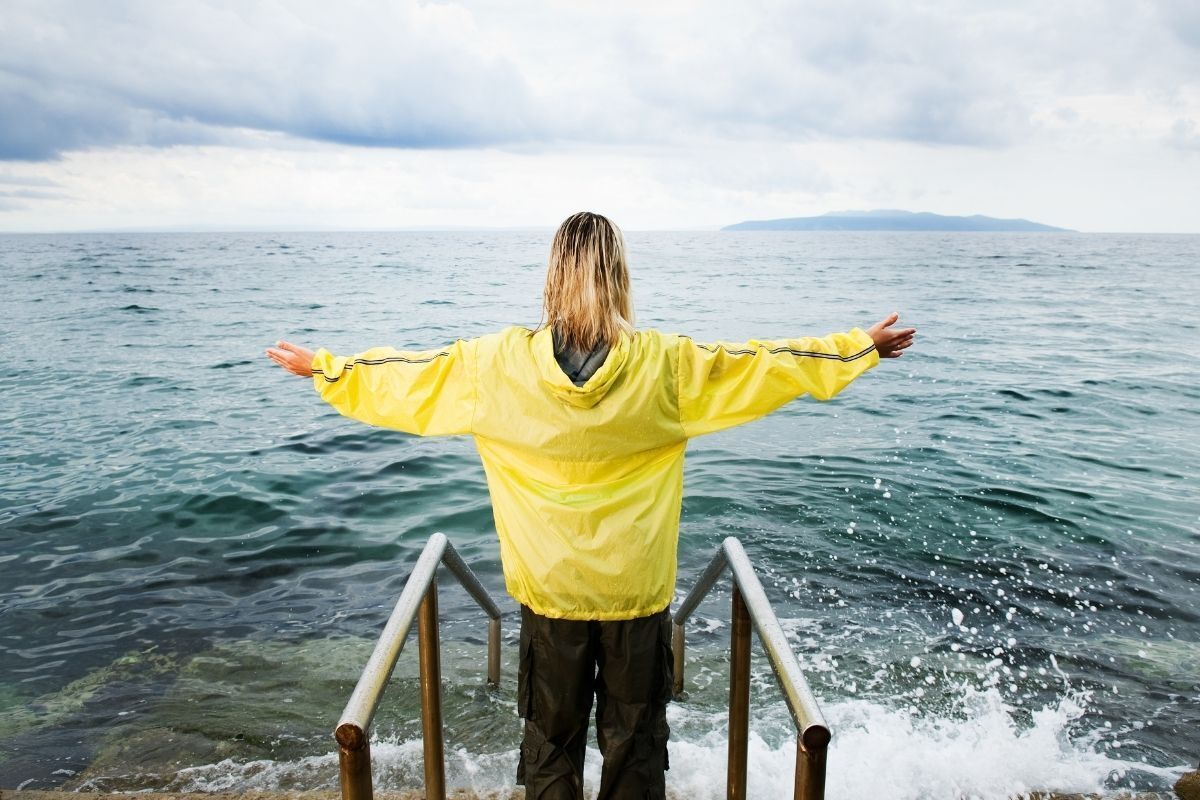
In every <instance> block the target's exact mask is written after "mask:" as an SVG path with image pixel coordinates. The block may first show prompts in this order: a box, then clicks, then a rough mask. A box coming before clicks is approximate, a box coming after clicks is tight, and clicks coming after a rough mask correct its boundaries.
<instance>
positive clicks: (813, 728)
mask: <svg viewBox="0 0 1200 800" xmlns="http://www.w3.org/2000/svg"><path fill="white" fill-rule="evenodd" d="M726 567H729V569H730V571H731V572H732V573H733V626H732V627H733V631H732V642H731V648H730V649H731V655H730V668H729V767H728V772H727V775H726V797H728V798H729V800H744V799H745V797H746V753H747V745H748V744H749V739H750V625H751V623H753V625H754V629H755V630H757V631H758V638H759V640H760V641H761V642H762V644H763V649H764V650H766V652H767V659H768V660H769V661H770V662H771V668H772V669H773V670H774V671H775V677H776V678H777V679H778V681H779V685H780V687H781V688H782V689H783V697H784V699H785V700H786V701H787V706H788V710H789V711H790V712H791V714H792V722H794V723H795V725H796V787H795V795H794V796H795V798H796V800H822V798H824V797H825V756H826V752H827V748H828V746H829V740H830V738H831V734H830V732H829V726H828V725H827V724H826V723H825V717H824V716H823V715H822V714H821V709H820V707H819V706H818V705H817V699H816V697H814V696H813V693H812V689H810V688H809V686H808V681H807V680H805V678H804V673H803V672H802V671H801V670H800V664H799V662H797V661H796V655H795V653H793V652H792V648H791V646H790V645H789V644H788V641H787V636H786V635H784V632H783V628H782V627H780V625H779V619H778V618H777V617H776V616H775V612H774V611H772V610H771V603H770V601H768V600H767V593H766V592H765V591H763V587H762V583H761V582H760V581H759V580H758V575H756V574H755V572H754V566H753V565H752V564H751V563H750V559H749V558H748V557H747V556H746V551H745V550H744V549H742V543H741V542H739V541H738V540H737V539H736V538H735V537H733V536H730V537H728V538H727V539H725V541H724V542H722V543H721V546H720V547H719V548H717V552H716V554H715V555H713V558H712V561H710V562H709V564H708V566H707V567H706V568H705V569H704V572H702V573H701V574H700V577H699V579H698V580H697V581H696V585H695V587H694V588H693V589H692V591H691V592H689V593H688V596H687V597H686V598H684V601H683V603H682V604H681V605H680V606H679V610H678V611H676V612H675V616H674V620H673V623H674V624H673V625H672V628H671V651H672V653H673V655H674V661H675V686H674V690H675V695H676V696H677V697H678V696H680V695H681V694H682V693H683V664H684V660H683V650H684V634H683V624H684V623H685V622H687V619H688V617H690V616H691V615H692V612H693V611H695V610H696V606H698V605H700V601H701V600H703V599H704V597H705V595H707V594H708V592H709V591H710V590H711V589H712V587H713V585H714V584H715V583H716V582H717V579H718V578H720V577H721V574H722V573H723V572H724V571H725V568H726Z"/></svg>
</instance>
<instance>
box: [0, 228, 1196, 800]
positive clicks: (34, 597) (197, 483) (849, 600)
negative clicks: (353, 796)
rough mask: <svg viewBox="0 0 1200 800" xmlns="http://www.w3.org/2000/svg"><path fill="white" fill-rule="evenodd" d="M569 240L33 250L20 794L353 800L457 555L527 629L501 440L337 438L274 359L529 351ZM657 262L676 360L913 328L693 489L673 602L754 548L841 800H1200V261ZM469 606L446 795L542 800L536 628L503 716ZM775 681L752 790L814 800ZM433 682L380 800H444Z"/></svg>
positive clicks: (648, 261)
mask: <svg viewBox="0 0 1200 800" xmlns="http://www.w3.org/2000/svg"><path fill="white" fill-rule="evenodd" d="M548 239H549V234H547V233H544V232H543V233H492V232H489V233H438V234H416V233H398V234H358V233H355V234H286V235H266V234H246V235H237V234H211V235H210V234H206V235H188V234H177V235H87V236H4V237H0V274H2V275H3V280H4V291H3V293H2V294H0V320H2V322H0V325H2V326H3V328H2V330H3V334H2V339H0V347H2V353H0V355H2V357H3V359H2V363H3V364H4V366H5V369H6V371H7V381H6V402H5V403H3V405H2V406H0V426H2V427H0V430H3V458H2V460H0V487H2V488H0V603H2V605H0V785H3V786H18V785H23V786H25V787H27V788H36V787H49V786H56V785H65V786H73V787H78V786H84V787H90V788H119V789H135V788H189V789H218V788H253V787H260V788H261V787H281V786H282V787H326V786H332V785H333V784H334V782H335V775H336V759H335V758H334V757H333V755H332V740H331V738H330V735H329V734H330V731H331V729H332V727H333V725H334V723H335V721H336V717H337V715H338V713H339V712H340V710H341V707H342V705H343V704H344V702H345V700H346V698H347V697H348V695H349V692H350V689H351V688H352V686H353V683H354V680H355V679H356V677H357V674H358V671H359V669H361V666H362V664H363V663H364V662H365V659H366V657H367V654H368V653H369V652H370V648H371V646H372V642H373V639H374V637H375V635H376V634H377V633H378V630H379V628H380V627H381V626H382V624H383V621H384V619H385V618H386V615H387V613H388V610H389V609H390V606H391V604H392V603H393V602H394V600H395V598H396V596H397V595H398V593H399V591H400V589H401V587H402V586H403V583H404V580H405V577H406V575H407V572H408V569H409V567H410V565H411V564H412V562H413V560H414V558H415V556H416V553H417V552H419V550H420V548H421V546H422V545H423V543H424V541H425V540H426V538H427V537H428V536H429V534H430V533H432V532H434V531H438V530H440V531H444V532H446V533H447V534H448V535H449V536H450V537H451V538H452V540H453V541H454V542H455V543H456V544H457V546H458V547H459V549H460V550H461V551H462V552H463V554H464V555H465V556H466V557H467V559H468V560H469V561H470V562H471V563H472V565H473V566H474V568H475V569H476V571H477V572H478V573H479V574H480V575H481V577H482V578H483V579H484V581H485V582H486V584H487V585H488V587H489V588H490V589H492V590H493V591H494V592H495V593H496V594H498V595H502V582H501V576H500V572H499V558H498V548H497V545H496V543H495V540H494V533H493V531H492V527H491V517H490V509H489V505H488V501H487V495H486V487H485V483H484V479H483V474H482V470H481V468H480V466H479V464H478V460H477V457H476V456H475V454H474V450H473V448H472V446H471V443H470V442H469V441H467V440H464V439H441V440H421V439H416V438H412V437H408V436H406V435H403V434H399V433H394V432H389V431H383V430H377V429H371V428H367V427H365V426H362V425H358V424H355V423H353V422H351V421H349V420H345V419H343V418H341V417H339V416H337V415H336V414H335V413H334V412H333V411H332V410H331V409H329V408H327V407H325V406H323V405H322V404H321V403H320V402H319V400H318V399H317V397H316V396H315V394H314V393H313V392H312V391H311V388H310V387H309V384H308V383H307V382H305V381H301V380H299V379H294V378H289V377H288V376H286V375H284V374H283V373H282V372H280V371H279V370H278V369H277V368H275V367H274V366H273V365H271V364H270V362H268V361H267V360H266V359H265V358H264V357H263V356H262V350H263V348H264V347H265V346H267V345H269V344H270V343H272V342H273V341H275V340H276V339H277V338H280V337H287V338H290V339H292V340H294V341H299V342H303V343H309V344H311V345H324V346H327V347H329V348H330V349H333V350H334V351H335V352H349V351H353V350H359V349H363V348H366V347H368V346H371V345H376V344H391V345H395V346H398V347H431V346H437V345H440V344H444V343H446V342H447V341H450V340H452V339H454V338H457V337H465V336H473V335H478V334H482V333H485V332H488V331H491V330H495V329H496V328H498V327H500V326H503V325H508V324H514V323H517V324H532V323H536V322H537V319H538V296H539V292H540V286H541V281H542V277H543V269H544V267H543V265H544V258H545V254H546V251H547V249H548ZM628 239H629V245H630V250H631V253H632V269H633V274H634V281H635V300H636V304H637V308H638V311H639V315H640V318H639V323H640V324H642V325H645V326H655V327H660V328H663V329H667V330H675V331H680V332H686V333H689V334H691V335H693V336H696V337H697V338H701V339H713V338H723V339H735V340H736V339H741V338H746V337H750V336H758V337H778V336H784V335H801V334H818V335H819V334H824V333H827V332H829V331H832V330H841V329H845V328H847V327H850V326H852V325H863V326H865V325H866V324H869V323H870V322H872V321H874V320H875V319H876V318H878V317H879V316H882V315H883V314H884V313H885V312H887V311H890V310H892V309H898V310H900V311H901V312H903V314H904V321H908V322H912V323H913V324H915V325H917V326H918V327H919V328H920V334H919V339H918V346H917V347H916V348H914V350H913V351H912V353H911V355H909V356H905V357H904V358H902V359H900V361H899V362H891V363H884V364H882V365H881V366H880V368H878V369H877V370H875V371H873V372H871V373H869V374H868V375H867V376H865V377H864V378H863V379H862V380H861V381H859V382H858V383H857V384H855V385H854V386H852V387H851V388H850V389H848V390H847V391H846V393H844V394H843V395H842V396H841V397H839V398H838V399H837V400H835V401H834V402H832V403H829V404H818V403H815V402H812V401H807V400H802V401H798V402H796V403H794V404H792V405H790V406H788V407H786V408H785V409H784V410H782V411H781V412H779V413H777V414H776V415H774V416H772V417H770V418H768V419H766V420H762V421H759V422H757V423H754V424H752V425H750V426H746V427H743V428H740V429H735V430H732V431H728V432H724V433H721V434H717V435H715V436H711V437H706V438H702V439H698V440H695V441H694V442H693V443H692V445H691V447H690V451H689V462H688V468H687V477H686V481H687V483H686V499H685V503H684V511H683V525H682V534H681V537H682V538H681V549H680V561H681V564H680V566H681V572H680V574H681V586H680V589H681V590H683V589H684V588H685V586H686V584H689V583H690V582H691V580H692V576H694V575H695V574H696V573H697V572H698V570H699V569H700V568H701V567H702V566H703V564H704V563H705V562H706V561H707V559H708V558H709V556H710V554H711V552H712V551H713V549H714V548H715V547H716V545H717V544H718V542H719V541H720V540H721V539H722V538H723V537H725V536H729V535H735V536H738V537H740V538H741V540H742V542H743V544H744V545H745V547H746V549H747V550H748V552H749V553H750V555H751V556H752V557H753V558H754V559H756V560H757V561H758V562H759V563H760V565H761V567H762V575H763V579H764V583H765V584H766V586H767V591H768V594H769V596H770V597H771V599H772V600H773V601H774V603H775V604H776V609H777V610H778V613H779V615H780V617H781V618H782V619H783V622H784V626H785V628H786V629H787V630H788V632H789V634H790V635H791V637H792V640H793V644H794V645H795V649H796V650H797V652H798V654H799V656H800V658H801V661H802V663H803V664H804V665H805V667H806V668H807V670H808V673H809V676H810V679H811V681H812V683H813V686H814V689H815V691H816V693H817V695H818V696H819V697H820V698H821V699H822V701H823V704H824V708H825V711H826V714H827V716H828V718H829V720H830V722H831V723H832V726H833V728H834V742H833V750H832V753H831V756H830V760H829V764H830V767H829V769H830V784H829V795H830V796H831V797H835V798H836V797H842V798H850V797H860V796H877V797H896V798H918V797H930V796H942V797H952V796H974V797H984V798H1000V797H1006V796H1008V795H1010V794H1011V793H1013V792H1016V791H1021V790H1023V789H1029V788H1049V789H1059V790H1071V791H1088V790H1091V791H1096V790H1102V791H1113V790H1115V789H1117V788H1121V787H1125V788H1129V787H1134V788H1139V789H1146V788H1148V789H1164V788H1165V787H1167V786H1168V785H1169V783H1170V782H1171V781H1172V780H1173V778H1174V777H1175V776H1176V775H1178V773H1179V772H1180V771H1181V770H1183V769H1184V768H1185V767H1187V766H1189V765H1194V763H1195V761H1196V759H1197V756H1198V755H1200V735H1198V734H1197V733H1196V731H1198V730H1200V706H1198V701H1200V603H1198V598H1197V587H1198V586H1200V532H1198V531H1200V501H1198V499H1197V498H1198V496H1200V495H1198V494H1197V478H1196V475H1197V472H1198V471H1200V463H1198V462H1200V456H1198V455H1197V454H1198V452H1200V447H1198V445H1200V435H1198V434H1197V430H1200V384H1198V383H1197V381H1196V376H1197V367H1198V366H1200V358H1198V357H1197V355H1196V354H1197V350H1198V348H1200V335H1198V333H1197V330H1198V329H1197V322H1196V319H1197V314H1196V311H1197V304H1196V298H1197V297H1200V237H1165V236H1098V235H1048V234H1024V235H984V234H953V235H940V234H899V235H892V234H824V233H818V234H766V235H764V234H731V233H633V234H630V235H629V236H628ZM727 603H728V593H727V591H726V590H722V591H721V592H719V593H718V594H717V595H716V596H714V598H713V599H712V600H711V601H710V602H709V603H707V604H706V605H705V606H703V607H702V608H701V611H700V613H699V616H698V618H697V622H696V624H695V625H694V626H692V629H691V631H690V634H689V636H690V638H689V645H690V647H691V650H690V652H689V667H688V669H689V673H688V674H689V687H688V688H689V691H690V697H689V699H688V700H686V701H685V702H682V703H678V704H675V705H673V706H672V708H671V716H670V719H671V722H672V726H673V729H674V733H673V739H672V743H671V760H672V764H673V765H674V769H673V770H672V771H671V772H670V773H669V781H668V782H669V786H671V787H672V788H673V789H674V790H676V791H677V792H678V793H679V794H680V796H686V797H697V798H703V797H719V796H722V794H723V790H722V789H721V786H722V785H723V780H724V774H723V770H724V736H725V733H724V722H725V718H724V704H725V702H726V694H725V693H726V688H725V686H726V680H727V674H728V672H727V656H726V651H727V646H728V626H727V625H726V624H725V620H727V618H728V610H727ZM503 607H504V608H505V609H506V610H508V611H514V610H515V605H514V604H513V603H512V601H511V600H509V599H508V598H504V604H503ZM442 608H443V611H444V613H445V616H446V617H447V619H448V620H449V625H448V626H447V628H446V629H445V631H444V633H443V636H444V649H445V655H444V670H445V678H446V687H445V695H446V703H447V713H446V717H447V752H448V760H449V773H450V781H451V784H452V785H462V786H475V787H477V788H485V789H486V788H496V787H504V786H509V785H511V782H512V778H511V773H512V771H513V768H514V767H515V761H516V757H515V747H516V743H517V741H518V738H519V733H520V725H519V720H518V719H517V717H516V713H515V704H514V698H513V695H514V689H513V679H512V676H513V671H514V668H515V654H514V648H513V647H512V646H511V644H512V642H513V641H514V639H515V628H516V622H517V620H516V615H515V614H510V615H509V616H508V617H507V618H506V622H505V625H506V638H507V641H508V643H509V646H508V647H507V648H506V653H505V662H504V667H505V670H506V673H505V682H504V686H503V687H502V690H501V691H500V692H498V693H489V692H487V691H486V690H484V689H483V688H482V685H481V684H482V669H483V663H484V662H483V634H484V626H483V623H482V619H481V618H480V617H479V615H478V614H477V612H475V611H473V610H472V607H471V605H470V603H469V601H468V600H467V599H466V597H465V595H464V594H463V593H462V592H461V590H458V589H455V588H446V589H444V590H443V593H442ZM756 647H757V645H756ZM414 650H415V648H414ZM756 652H757V650H756ZM756 658H757V660H756V662H755V674H756V680H755V683H754V686H753V697H752V707H753V708H754V714H753V717H754V720H753V737H752V742H751V755H750V758H751V764H752V770H751V783H750V791H751V794H752V796H759V797H774V796H783V795H785V794H786V793H788V792H789V791H790V790H789V789H787V788H786V787H788V786H790V780H791V770H792V753H793V751H792V749H791V747H792V744H791V741H792V739H791V732H790V729H789V722H788V717H787V714H786V710H785V709H784V707H783V704H782V701H781V699H780V697H779V694H778V691H777V690H776V688H775V687H774V684H773V679H772V678H771V675H770V670H769V668H768V667H767V665H766V664H765V662H764V661H763V660H762V659H761V658H758V657H756ZM415 676H416V665H415V652H413V651H408V652H406V653H405V654H404V655H403V656H402V657H401V663H400V667H399V668H398V669H397V673H396V677H395V678H394V680H393V684H392V686H391V688H390V690H389V694H388V695H387V698H386V699H385V702H384V709H383V711H382V712H381V714H380V717H379V719H378V721H377V723H376V733H377V736H378V740H377V742H376V744H375V745H374V753H375V757H376V762H377V781H378V782H379V783H380V784H382V785H385V786H390V787H394V788H403V787H410V786H417V785H419V783H420V742H419V731H420V725H419V717H418V708H417V703H416V699H415V686H416V677H415ZM591 755H592V757H591V760H590V763H589V770H590V775H591V777H592V778H593V779H594V778H595V776H596V775H597V774H598V772H597V767H598V763H597V762H598V759H597V758H596V755H597V754H596V753H595V752H593V753H592V754H591Z"/></svg>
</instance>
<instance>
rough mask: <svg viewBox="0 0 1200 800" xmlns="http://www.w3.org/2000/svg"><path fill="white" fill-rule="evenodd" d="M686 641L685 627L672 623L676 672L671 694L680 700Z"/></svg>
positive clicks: (672, 656)
mask: <svg viewBox="0 0 1200 800" xmlns="http://www.w3.org/2000/svg"><path fill="white" fill-rule="evenodd" d="M685 646H686V639H685V638H684V634H683V625H681V624H680V623H678V622H672V623H671V659H672V660H673V661H674V662H675V672H674V677H673V679H672V686H671V694H672V695H673V696H674V697H675V698H676V699H679V698H681V697H682V696H683V663H684V658H683V655H684V647H685Z"/></svg>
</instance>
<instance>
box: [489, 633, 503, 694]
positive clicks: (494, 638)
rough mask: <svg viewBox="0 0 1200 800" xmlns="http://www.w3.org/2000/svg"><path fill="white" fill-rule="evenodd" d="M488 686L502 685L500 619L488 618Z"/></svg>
mask: <svg viewBox="0 0 1200 800" xmlns="http://www.w3.org/2000/svg"><path fill="white" fill-rule="evenodd" d="M487 682H488V686H491V687H492V688H493V689H495V688H497V687H498V686H500V619H499V618H496V619H489V620H488V674H487Z"/></svg>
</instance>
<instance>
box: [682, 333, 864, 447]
mask: <svg viewBox="0 0 1200 800" xmlns="http://www.w3.org/2000/svg"><path fill="white" fill-rule="evenodd" d="M878 363H879V353H878V352H876V350H875V343H874V342H873V341H872V340H871V337H870V335H869V334H867V332H866V331H864V330H862V329H860V328H854V329H853V330H851V331H849V332H848V333H833V334H830V335H829V336H826V337H824V338H820V339H818V338H815V337H806V338H801V339H781V340H777V341H757V340H751V341H749V342H745V343H743V344H727V343H723V342H718V343H715V344H698V343H696V342H693V341H692V340H691V339H689V338H687V337H680V338H679V361H678V366H679V383H678V388H679V421H680V424H681V425H682V426H683V431H684V434H685V435H686V436H688V437H689V438H690V437H692V436H700V435H702V434H705V433H712V432H714V431H719V430H722V429H724V428H730V427H733V426H734V425H741V424H742V423H745V422H750V421H751V420H755V419H758V418H759V417H761V416H763V415H765V414H768V413H770V412H772V411H774V410H775V409H777V408H779V407H780V406H782V405H783V404H784V403H787V402H788V401H789V400H792V399H794V398H796V397H799V396H800V395H803V394H811V395H812V396H813V397H815V398H817V399H818V400H828V399H830V398H831V397H833V396H834V395H836V394H837V393H838V392H840V391H841V390H842V389H844V388H846V386H847V385H849V383H850V382H851V381H852V380H854V379H855V378H857V377H858V376H859V375H861V374H863V373H864V372H866V371H867V370H868V369H870V368H871V367H873V366H875V365H876V364H878Z"/></svg>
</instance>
